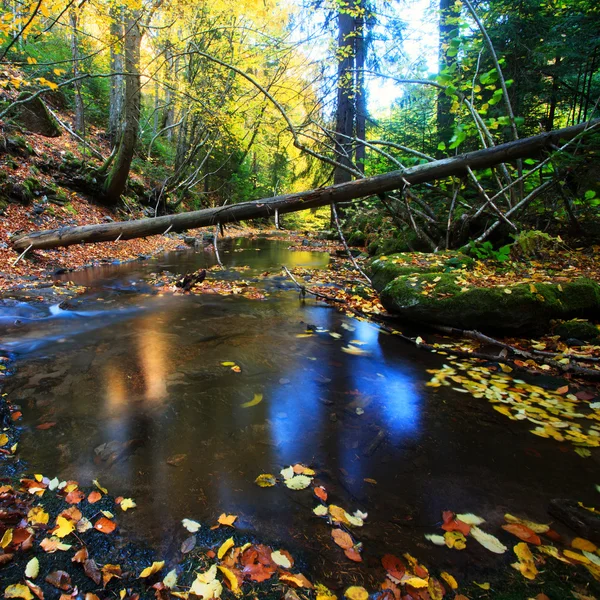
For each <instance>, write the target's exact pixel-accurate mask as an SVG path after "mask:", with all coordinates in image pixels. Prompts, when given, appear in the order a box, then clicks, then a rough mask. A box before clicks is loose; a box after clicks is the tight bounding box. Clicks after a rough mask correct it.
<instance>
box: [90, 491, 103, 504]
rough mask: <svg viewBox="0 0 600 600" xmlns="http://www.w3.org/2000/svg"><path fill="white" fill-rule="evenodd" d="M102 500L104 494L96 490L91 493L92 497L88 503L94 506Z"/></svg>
mask: <svg viewBox="0 0 600 600" xmlns="http://www.w3.org/2000/svg"><path fill="white" fill-rule="evenodd" d="M101 498H102V494H101V493H100V492H97V491H96V490H94V491H93V492H90V495H89V496H88V502H89V503H90V504H94V503H95V502H98V500H100V499H101Z"/></svg>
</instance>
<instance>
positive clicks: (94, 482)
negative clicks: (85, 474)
mask: <svg viewBox="0 0 600 600" xmlns="http://www.w3.org/2000/svg"><path fill="white" fill-rule="evenodd" d="M92 483H93V484H94V485H95V486H96V487H97V488H98V489H99V490H100V491H101V492H102V493H103V494H108V490H107V489H106V488H105V487H102V486H101V485H100V484H99V483H98V480H97V479H94V481H92Z"/></svg>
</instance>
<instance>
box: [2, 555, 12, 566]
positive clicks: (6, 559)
mask: <svg viewBox="0 0 600 600" xmlns="http://www.w3.org/2000/svg"><path fill="white" fill-rule="evenodd" d="M13 556H14V554H0V565H5V564H7V563H9V562H10V561H11V560H12V559H13Z"/></svg>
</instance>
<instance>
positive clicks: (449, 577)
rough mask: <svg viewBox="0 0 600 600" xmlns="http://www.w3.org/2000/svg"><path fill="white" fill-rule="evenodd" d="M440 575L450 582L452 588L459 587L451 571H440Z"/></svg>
mask: <svg viewBox="0 0 600 600" xmlns="http://www.w3.org/2000/svg"><path fill="white" fill-rule="evenodd" d="M440 577H441V578H442V579H443V580H444V581H445V582H446V583H447V584H448V586H449V587H450V589H452V590H456V589H458V582H457V581H456V579H455V578H454V577H453V576H452V575H450V573H448V572H446V571H442V572H441V573H440Z"/></svg>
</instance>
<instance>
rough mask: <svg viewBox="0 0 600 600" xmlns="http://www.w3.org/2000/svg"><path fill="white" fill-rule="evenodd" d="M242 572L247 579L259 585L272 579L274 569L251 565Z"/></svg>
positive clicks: (261, 565) (259, 564)
mask: <svg viewBox="0 0 600 600" xmlns="http://www.w3.org/2000/svg"><path fill="white" fill-rule="evenodd" d="M242 572H243V574H244V576H245V577H246V578H247V579H250V580H252V581H256V583H260V582H261V581H266V580H267V579H270V578H271V577H272V575H273V573H275V567H274V566H266V565H263V564H261V563H252V564H249V565H246V566H245V567H244V569H243V571H242Z"/></svg>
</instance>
